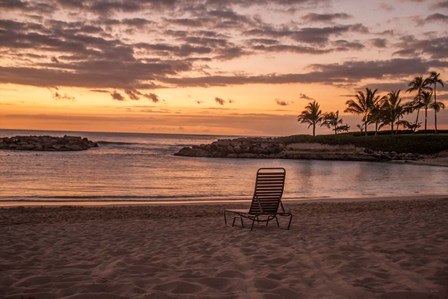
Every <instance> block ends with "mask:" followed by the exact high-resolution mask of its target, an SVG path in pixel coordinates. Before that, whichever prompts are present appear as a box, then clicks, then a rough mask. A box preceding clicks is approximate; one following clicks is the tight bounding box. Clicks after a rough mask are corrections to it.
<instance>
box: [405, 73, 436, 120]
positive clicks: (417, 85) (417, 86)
mask: <svg viewBox="0 0 448 299" xmlns="http://www.w3.org/2000/svg"><path fill="white" fill-rule="evenodd" d="M429 85H430V81H429V80H428V79H423V76H418V77H415V78H414V80H412V81H411V82H410V83H409V85H408V86H409V88H408V89H407V90H406V92H412V91H417V95H416V96H415V97H414V101H413V106H412V111H415V110H417V117H416V119H415V124H418V117H419V114H420V109H421V108H422V107H424V105H423V104H422V92H423V91H429V90H431V87H430V86H429Z"/></svg>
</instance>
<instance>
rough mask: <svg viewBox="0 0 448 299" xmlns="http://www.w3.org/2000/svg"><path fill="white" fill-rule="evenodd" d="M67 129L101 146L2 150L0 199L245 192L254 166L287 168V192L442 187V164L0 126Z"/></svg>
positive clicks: (433, 191)
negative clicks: (257, 152)
mask: <svg viewBox="0 0 448 299" xmlns="http://www.w3.org/2000/svg"><path fill="white" fill-rule="evenodd" d="M65 134H67V135H76V136H83V137H88V138H89V139H91V140H93V141H96V142H98V143H99V147H98V148H93V149H90V150H87V151H80V152H33V151H5V150H0V201H10V200H14V201H16V200H19V201H54V200H58V201H61V200H62V201H73V200H75V201H78V200H86V201H103V200H107V201H109V200H111V201H123V200H126V201H127V200H128V201H156V200H163V201H167V200H211V201H213V200H218V199H226V200H232V199H250V197H251V195H252V190H253V187H254V183H255V173H256V171H257V169H258V168H260V167H284V168H285V169H286V171H287V176H286V186H285V193H284V198H285V199H286V200H288V199H313V198H357V197H382V196H412V195H447V194H448V184H447V183H446V179H447V178H448V168H446V167H434V166H422V165H411V164H393V163H372V162H345V161H314V160H281V159H219V158H218V159H217V158H191V157H177V156H174V155H173V154H174V153H175V152H176V151H178V150H179V149H180V148H182V147H183V146H189V145H194V144H201V143H209V142H212V141H214V140H217V139H218V138H226V136H208V135H169V134H127V133H87V132H45V131H10V130H0V137H5V136H15V135H53V136H63V135H65Z"/></svg>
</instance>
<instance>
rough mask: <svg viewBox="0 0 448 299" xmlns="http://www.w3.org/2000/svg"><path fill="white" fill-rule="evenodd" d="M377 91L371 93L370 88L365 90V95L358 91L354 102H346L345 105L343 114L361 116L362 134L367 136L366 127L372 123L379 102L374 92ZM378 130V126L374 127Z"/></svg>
mask: <svg viewBox="0 0 448 299" xmlns="http://www.w3.org/2000/svg"><path fill="white" fill-rule="evenodd" d="M377 91H378V90H377V89H375V90H374V91H372V90H371V89H370V88H366V93H365V94H364V93H363V92H362V91H358V93H357V94H356V96H355V97H356V101H355V100H348V101H347V102H346V103H345V104H346V105H347V108H346V109H345V110H344V112H350V113H356V114H362V121H363V123H364V134H365V135H366V136H367V125H368V124H369V122H370V121H372V115H373V113H374V112H375V106H376V105H377V104H378V102H379V101H380V99H381V98H380V96H376V95H375V94H376V92H377ZM376 128H377V129H378V124H377V126H376Z"/></svg>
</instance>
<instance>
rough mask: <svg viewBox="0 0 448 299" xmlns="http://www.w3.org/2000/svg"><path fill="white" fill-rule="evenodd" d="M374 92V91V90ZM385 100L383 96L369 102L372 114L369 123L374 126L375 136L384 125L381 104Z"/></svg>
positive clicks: (374, 97)
mask: <svg viewBox="0 0 448 299" xmlns="http://www.w3.org/2000/svg"><path fill="white" fill-rule="evenodd" d="M375 92H376V90H375ZM385 100H386V97H385V96H382V97H380V96H375V94H373V98H372V100H371V105H372V114H371V116H370V122H371V123H374V124H375V135H377V134H378V130H379V129H380V128H381V127H382V126H383V125H384V123H382V122H383V110H382V107H383V103H384V101H385Z"/></svg>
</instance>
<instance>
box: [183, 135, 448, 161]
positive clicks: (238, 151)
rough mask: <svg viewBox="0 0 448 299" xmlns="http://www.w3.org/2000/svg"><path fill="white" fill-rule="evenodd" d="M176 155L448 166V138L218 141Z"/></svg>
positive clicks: (304, 137) (385, 136) (406, 136)
mask: <svg viewBox="0 0 448 299" xmlns="http://www.w3.org/2000/svg"><path fill="white" fill-rule="evenodd" d="M175 155H177V156H188V157H210V158H256V159H301V160H338V161H371V162H386V161H398V162H403V163H408V162H410V163H415V164H422V165H436V166H448V135H420V136H417V135H415V136H414V135H401V136H399V135H397V136H394V135H388V136H387V135H382V136H355V135H351V134H340V135H321V136H316V137H312V136H306V135H296V136H287V137H275V138H273V137H269V138H262V137H245V138H234V139H219V140H217V141H214V142H212V143H209V144H201V145H194V146H187V147H183V148H182V149H180V150H179V151H178V152H177V153H175Z"/></svg>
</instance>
